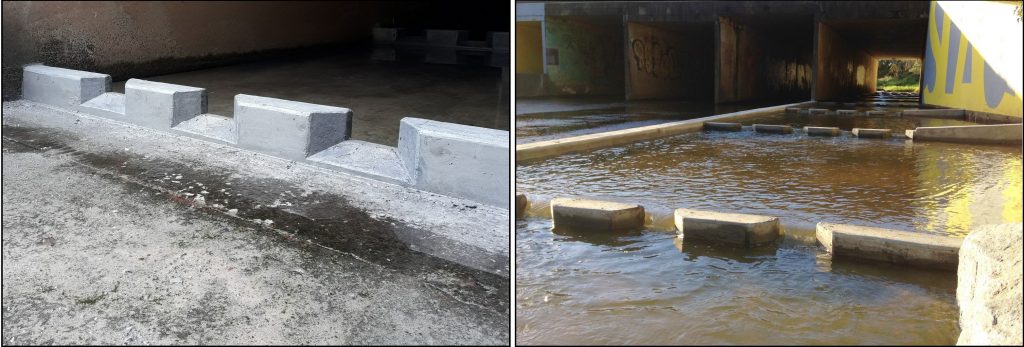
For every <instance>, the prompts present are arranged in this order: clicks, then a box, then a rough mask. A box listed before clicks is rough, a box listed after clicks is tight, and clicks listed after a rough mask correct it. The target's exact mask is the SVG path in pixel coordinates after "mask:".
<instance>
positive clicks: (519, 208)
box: [516, 192, 527, 218]
mask: <svg viewBox="0 0 1024 347" xmlns="http://www.w3.org/2000/svg"><path fill="white" fill-rule="evenodd" d="M526 204H527V201H526V194H523V193H520V192H516V218H523V217H526V213H525V212H526Z"/></svg>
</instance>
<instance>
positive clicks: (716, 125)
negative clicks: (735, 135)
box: [704, 122, 743, 131]
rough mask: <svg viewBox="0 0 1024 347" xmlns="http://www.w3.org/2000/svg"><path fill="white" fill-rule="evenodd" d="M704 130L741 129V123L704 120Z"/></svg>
mask: <svg viewBox="0 0 1024 347" xmlns="http://www.w3.org/2000/svg"><path fill="white" fill-rule="evenodd" d="M704 130H719V131H740V130H743V124H740V123H723V122H704Z"/></svg>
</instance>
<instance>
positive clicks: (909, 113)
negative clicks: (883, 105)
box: [900, 109, 966, 119]
mask: <svg viewBox="0 0 1024 347" xmlns="http://www.w3.org/2000/svg"><path fill="white" fill-rule="evenodd" d="M900 115H902V116H904V117H929V118H953V119H963V118H964V115H966V113H965V112H964V110H962V109H923V110H904V111H902V112H900Z"/></svg>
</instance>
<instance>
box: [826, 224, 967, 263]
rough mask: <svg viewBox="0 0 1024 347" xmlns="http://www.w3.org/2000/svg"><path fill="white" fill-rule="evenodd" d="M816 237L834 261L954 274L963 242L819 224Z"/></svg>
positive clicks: (948, 238)
mask: <svg viewBox="0 0 1024 347" xmlns="http://www.w3.org/2000/svg"><path fill="white" fill-rule="evenodd" d="M815 237H816V238H817V239H818V243H819V244H820V245H822V246H823V247H825V250H826V251H827V252H829V253H832V257H833V259H843V258H853V259H867V260H876V261H883V262H888V263H894V264H905V265H913V266H920V267H928V268H936V269H943V270H952V271H955V270H956V268H957V259H958V258H957V257H958V252H959V251H960V244H961V243H962V241H963V240H962V239H959V238H954V237H948V236H941V235H932V234H925V233H915V232H907V231H899V230H892V229H883V228H872V227H865V226H858V225H849V224H834V223H826V222H821V223H818V225H817V228H816V231H815Z"/></svg>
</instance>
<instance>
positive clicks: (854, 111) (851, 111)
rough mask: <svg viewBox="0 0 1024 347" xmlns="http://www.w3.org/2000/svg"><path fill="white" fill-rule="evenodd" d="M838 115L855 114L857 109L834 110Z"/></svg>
mask: <svg viewBox="0 0 1024 347" xmlns="http://www.w3.org/2000/svg"><path fill="white" fill-rule="evenodd" d="M836 115H838V116H856V115H857V110H836Z"/></svg>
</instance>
